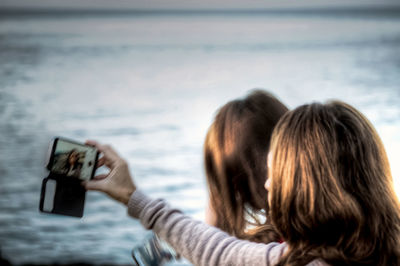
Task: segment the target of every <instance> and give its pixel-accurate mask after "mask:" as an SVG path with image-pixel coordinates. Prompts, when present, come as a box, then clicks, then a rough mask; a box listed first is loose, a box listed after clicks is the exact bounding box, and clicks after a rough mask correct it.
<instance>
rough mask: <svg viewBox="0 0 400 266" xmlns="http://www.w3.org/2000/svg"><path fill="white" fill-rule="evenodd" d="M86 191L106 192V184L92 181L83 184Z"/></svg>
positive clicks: (100, 181)
mask: <svg viewBox="0 0 400 266" xmlns="http://www.w3.org/2000/svg"><path fill="white" fill-rule="evenodd" d="M82 184H83V186H84V187H85V188H86V190H97V191H104V182H103V181H102V180H91V181H85V182H83V183H82Z"/></svg>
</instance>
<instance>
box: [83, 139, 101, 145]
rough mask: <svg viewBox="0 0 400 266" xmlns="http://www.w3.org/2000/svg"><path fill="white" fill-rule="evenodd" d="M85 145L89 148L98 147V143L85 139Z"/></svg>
mask: <svg viewBox="0 0 400 266" xmlns="http://www.w3.org/2000/svg"><path fill="white" fill-rule="evenodd" d="M85 144H86V145H89V146H96V145H98V142H97V141H95V140H92V139H87V140H86V141H85Z"/></svg>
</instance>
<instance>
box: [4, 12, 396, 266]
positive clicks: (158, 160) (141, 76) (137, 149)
mask: <svg viewBox="0 0 400 266" xmlns="http://www.w3.org/2000/svg"><path fill="white" fill-rule="evenodd" d="M399 84H400V17H399V16H396V15H393V14H391V15H390V16H385V15H384V14H378V15H371V14H369V15H368V16H362V15H359V16H356V17H351V16H343V15H340V16H336V15H335V14H332V15H329V16H328V15H325V16H306V15H296V14H292V15H285V16H279V15H271V14H269V15H268V14H266V15H258V16H250V15H236V16H233V15H231V16H223V15H213V16H201V15H198V16H183V15H181V16H172V15H171V16H161V15H160V16H135V15H131V16H129V15H123V16H121V15H107V16H95V15H93V16H90V15H85V16H80V15H70V16H61V17H58V16H44V15H41V16H34V15H30V16H28V15H25V16H15V17H10V16H7V17H0V133H1V134H0V194H1V197H0V243H1V244H0V245H1V250H2V254H3V256H4V257H6V258H7V259H9V260H11V261H12V262H13V263H28V262H33V263H52V262H59V263H71V262H77V261H81V262H87V263H96V264H99V263H111V264H129V263H131V259H130V250H131V248H132V247H133V246H134V245H136V244H138V243H140V242H141V241H142V240H143V238H144V237H145V235H146V234H147V232H146V231H145V230H144V229H142V227H141V226H140V224H139V222H137V221H135V220H133V219H130V218H128V217H127V215H126V210H125V208H124V207H123V206H122V205H120V204H118V203H115V202H113V201H111V200H109V199H108V198H107V197H105V196H103V195H101V194H99V193H96V192H89V193H88V194H87V201H86V206H85V215H84V218H82V219H75V218H68V217H63V216H56V215H46V214H41V213H39V211H38V203H39V196H40V187H41V181H42V179H43V178H44V177H46V174H47V173H46V171H45V169H44V167H43V162H44V157H45V153H46V149H47V143H48V142H49V140H50V139H51V137H52V136H54V135H61V136H65V137H69V138H72V139H76V140H80V141H84V140H85V139H88V138H90V139H97V140H99V141H101V142H106V143H111V144H112V145H113V146H114V147H115V148H116V149H117V150H118V151H119V152H120V154H121V155H123V156H124V157H125V158H127V160H128V161H129V163H130V166H131V170H132V172H133V174H134V176H135V180H136V181H137V183H138V184H139V187H140V188H142V189H143V190H144V191H146V192H148V193H149V194H150V195H152V196H154V197H164V198H167V199H168V201H169V202H170V203H171V204H173V205H175V206H178V207H180V208H181V209H183V210H184V212H186V213H188V214H190V215H193V216H195V217H196V218H198V219H202V218H203V209H204V206H205V201H206V200H205V199H206V188H205V182H204V179H205V178H204V172H203V168H202V143H203V140H204V137H205V134H206V131H207V127H208V126H209V125H210V123H211V121H212V118H213V115H214V114H215V112H216V110H217V108H218V107H219V106H221V105H222V104H224V103H225V102H227V101H228V100H231V99H233V98H236V97H241V96H244V95H245V94H246V92H247V91H248V90H249V89H252V88H256V87H257V88H266V89H268V90H270V91H272V92H273V93H274V94H276V95H277V96H279V97H280V98H281V99H282V101H284V102H285V103H287V104H288V105H289V106H290V107H291V108H292V107H295V106H297V105H299V104H302V103H305V102H310V101H316V100H317V101H321V100H322V101H323V100H326V99H331V98H336V99H340V100H344V101H346V102H349V103H350V104H352V105H354V106H356V107H357V108H359V109H360V110H361V111H362V112H363V113H365V114H366V115H367V117H368V118H369V119H370V120H371V121H372V122H373V124H374V125H375V126H376V128H377V129H378V132H379V134H380V135H381V137H382V139H383V141H384V144H385V146H386V149H387V152H388V155H389V159H390V162H391V166H392V171H393V176H394V179H395V183H396V189H397V191H398V192H399V193H400V167H399V163H398V160H399V155H400V153H399V151H400V134H399V132H400V87H399Z"/></svg>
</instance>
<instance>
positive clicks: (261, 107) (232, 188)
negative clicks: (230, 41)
mask: <svg viewBox="0 0 400 266" xmlns="http://www.w3.org/2000/svg"><path fill="white" fill-rule="evenodd" d="M287 111H288V109H287V107H286V106H285V105H284V104H282V103H281V102H280V101H279V100H278V99H277V98H275V97H274V96H273V95H271V94H269V93H267V92H265V91H260V90H256V91H253V92H252V93H250V94H249V95H248V96H247V97H246V98H244V99H238V100H234V101H231V102H228V103H227V104H225V105H224V106H223V107H222V108H221V109H220V110H219V112H218V114H217V115H216V117H215V120H214V123H213V124H212V125H211V127H210V129H209V131H208V134H207V137H206V140H205V144H204V161H205V169H206V176H207V182H208V187H209V192H210V202H211V205H212V208H213V209H214V212H215V215H216V224H215V226H217V227H219V228H220V229H222V230H224V231H226V232H228V233H230V234H232V235H235V236H236V237H238V238H242V239H250V240H253V241H258V242H269V241H273V240H277V234H276V233H274V230H273V229H272V228H271V225H270V221H269V219H267V220H265V217H266V214H267V213H268V210H269V208H268V203H267V195H266V193H265V190H264V188H263V184H264V182H265V180H266V177H267V165H266V162H267V154H268V149H269V143H270V138H271V134H272V131H273V128H274V126H275V124H276V123H277V122H278V120H279V118H281V117H282V115H283V114H284V113H286V112H287ZM260 216H261V217H264V219H260ZM251 224H252V225H254V226H256V228H253V229H252V230H249V231H247V230H246V228H247V227H248V226H249V225H251Z"/></svg>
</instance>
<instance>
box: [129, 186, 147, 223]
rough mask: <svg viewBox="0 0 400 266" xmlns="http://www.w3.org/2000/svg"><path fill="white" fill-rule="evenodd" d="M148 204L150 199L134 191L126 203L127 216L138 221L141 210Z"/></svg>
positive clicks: (138, 191)
mask: <svg viewBox="0 0 400 266" xmlns="http://www.w3.org/2000/svg"><path fill="white" fill-rule="evenodd" d="M149 202H151V198H150V197H148V196H147V195H145V194H144V193H143V192H141V191H140V190H138V189H136V191H135V192H133V193H132V196H131V198H130V199H129V201H128V215H129V216H132V217H133V218H136V219H139V218H140V214H141V212H142V210H143V209H144V208H145V206H146V205H147V204H148V203H149Z"/></svg>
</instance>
